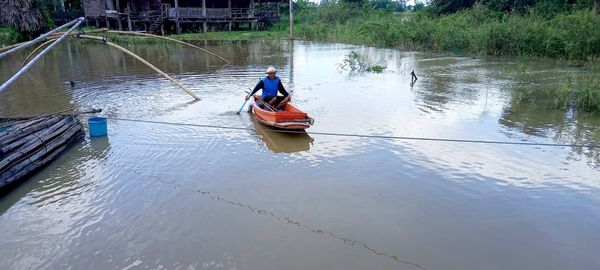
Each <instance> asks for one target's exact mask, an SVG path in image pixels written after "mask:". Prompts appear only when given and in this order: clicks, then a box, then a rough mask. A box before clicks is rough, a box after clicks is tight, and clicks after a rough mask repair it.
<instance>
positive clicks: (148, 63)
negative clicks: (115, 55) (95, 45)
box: [79, 35, 200, 100]
mask: <svg viewBox="0 0 600 270" xmlns="http://www.w3.org/2000/svg"><path fill="white" fill-rule="evenodd" d="M79 37H80V38H86V39H93V40H96V41H100V42H103V43H105V44H107V45H109V46H111V47H114V48H116V49H118V50H120V51H122V52H124V53H126V54H128V55H130V56H132V57H133V58H135V59H137V60H138V61H140V62H142V63H144V64H145V65H146V66H148V67H150V68H151V69H153V70H154V71H156V72H158V73H159V74H160V75H162V76H164V77H165V78H167V79H168V80H169V81H171V82H172V83H173V84H175V85H177V86H179V88H181V89H182V90H183V91H185V92H187V93H188V94H189V95H190V96H192V97H194V98H195V99H196V100H200V97H198V96H197V95H196V94H195V93H194V92H192V90H190V89H189V88H187V87H186V86H185V85H183V84H181V83H180V82H179V81H177V80H175V79H174V78H173V77H171V76H169V74H167V73H165V72H163V71H162V70H160V69H158V68H157V67H155V66H154V65H152V64H151V63H150V62H148V61H146V60H144V58H141V57H140V56H138V55H137V54H135V53H133V52H132V51H130V50H127V49H125V48H123V47H121V46H119V45H117V44H114V43H112V42H109V41H108V40H106V39H105V38H102V37H97V36H90V35H79Z"/></svg>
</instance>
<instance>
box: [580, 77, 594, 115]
mask: <svg viewBox="0 0 600 270" xmlns="http://www.w3.org/2000/svg"><path fill="white" fill-rule="evenodd" d="M575 104H576V107H577V108H578V109H582V110H585V111H588V112H597V111H600V79H598V78H594V77H592V76H587V77H585V78H584V79H583V80H582V81H581V84H580V86H579V91H577V95H576V102H575Z"/></svg>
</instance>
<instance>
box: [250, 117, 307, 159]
mask: <svg viewBox="0 0 600 270" xmlns="http://www.w3.org/2000/svg"><path fill="white" fill-rule="evenodd" d="M254 128H255V130H256V134H257V135H258V138H260V139H261V140H262V141H264V142H265V145H266V146H267V148H269V150H271V151H272V152H273V153H294V152H300V151H307V150H309V149H310V145H311V144H312V143H313V141H314V139H313V138H312V137H311V136H309V135H308V134H307V133H306V132H303V133H283V132H277V130H274V129H273V128H272V127H269V126H265V125H263V124H261V123H260V122H258V121H257V120H254Z"/></svg>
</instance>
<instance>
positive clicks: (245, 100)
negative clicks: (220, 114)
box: [236, 97, 250, 114]
mask: <svg viewBox="0 0 600 270" xmlns="http://www.w3.org/2000/svg"><path fill="white" fill-rule="evenodd" d="M248 99H250V98H249V97H248ZM248 99H246V100H244V104H242V107H241V108H240V110H239V111H238V112H237V113H236V114H240V112H241V111H242V109H244V106H246V102H248Z"/></svg>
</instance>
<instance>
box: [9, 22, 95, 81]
mask: <svg viewBox="0 0 600 270" xmlns="http://www.w3.org/2000/svg"><path fill="white" fill-rule="evenodd" d="M83 20H84V19H83V18H79V19H77V20H75V21H76V23H75V24H74V25H73V26H72V27H71V28H69V30H67V32H65V33H64V34H62V36H61V37H59V38H58V39H56V40H55V41H54V42H53V43H52V44H50V46H48V47H47V48H46V49H44V50H43V51H42V52H41V53H40V54H38V55H36V56H35V57H34V58H33V59H32V60H31V62H29V63H27V65H25V66H24V67H22V68H21V69H20V70H19V71H17V73H15V75H13V76H12V77H10V79H8V80H7V81H6V82H4V83H3V84H2V85H0V92H2V91H4V90H6V89H8V87H9V86H10V85H11V84H12V83H14V82H15V81H16V80H17V79H18V78H19V77H20V76H21V75H23V74H24V73H25V72H26V71H27V69H29V68H30V67H31V66H32V65H33V64H34V63H35V62H36V61H37V60H39V59H40V58H42V56H44V54H46V53H47V52H49V51H50V50H51V49H52V48H53V47H54V46H56V45H58V43H60V42H61V41H63V40H64V39H65V38H66V37H67V35H69V33H70V32H71V31H73V30H74V29H75V28H77V27H78V26H79V25H80V24H81V23H82V22H83ZM49 33H50V32H48V35H49ZM44 35H46V34H44ZM40 37H41V36H40ZM27 46H28V45H27ZM19 48H22V47H15V48H13V49H11V50H9V51H6V52H4V53H3V54H6V53H9V52H11V51H13V50H17V49H19Z"/></svg>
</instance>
